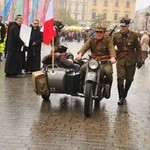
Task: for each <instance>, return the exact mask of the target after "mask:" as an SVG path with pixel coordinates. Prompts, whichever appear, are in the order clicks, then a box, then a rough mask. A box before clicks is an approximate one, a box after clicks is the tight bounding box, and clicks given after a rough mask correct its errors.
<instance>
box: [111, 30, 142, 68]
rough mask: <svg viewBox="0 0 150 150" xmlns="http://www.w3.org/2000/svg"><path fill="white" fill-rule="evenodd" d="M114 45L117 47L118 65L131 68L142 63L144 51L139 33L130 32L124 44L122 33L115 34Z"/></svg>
mask: <svg viewBox="0 0 150 150" xmlns="http://www.w3.org/2000/svg"><path fill="white" fill-rule="evenodd" d="M113 42H114V45H115V46H116V47H117V51H118V52H117V63H118V64H119V65H124V64H126V65H127V66H131V65H134V64H136V63H137V62H142V51H141V46H140V42H139V40H138V35H137V33H135V32H133V31H129V33H128V37H127V39H126V42H123V38H122V34H121V32H117V33H114V35H113Z"/></svg>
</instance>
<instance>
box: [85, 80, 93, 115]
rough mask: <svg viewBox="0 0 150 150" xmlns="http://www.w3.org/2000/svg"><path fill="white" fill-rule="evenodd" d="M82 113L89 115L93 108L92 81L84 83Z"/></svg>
mask: <svg viewBox="0 0 150 150" xmlns="http://www.w3.org/2000/svg"><path fill="white" fill-rule="evenodd" d="M84 93H85V100H84V115H85V117H90V116H91V115H92V109H93V82H87V83H86V84H85V92H84Z"/></svg>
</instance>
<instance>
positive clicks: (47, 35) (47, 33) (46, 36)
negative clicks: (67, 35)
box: [43, 0, 56, 45]
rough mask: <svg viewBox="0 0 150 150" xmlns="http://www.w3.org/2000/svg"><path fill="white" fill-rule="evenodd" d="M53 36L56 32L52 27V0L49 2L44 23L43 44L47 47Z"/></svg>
mask: <svg viewBox="0 0 150 150" xmlns="http://www.w3.org/2000/svg"><path fill="white" fill-rule="evenodd" d="M55 36H56V31H55V27H54V0H51V2H50V3H49V7H48V10H47V13H46V17H45V22H44V29H43V43H44V44H46V45H49V44H50V43H51V41H52V39H53V38H54V37H55Z"/></svg>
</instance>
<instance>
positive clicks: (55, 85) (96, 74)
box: [40, 58, 110, 117]
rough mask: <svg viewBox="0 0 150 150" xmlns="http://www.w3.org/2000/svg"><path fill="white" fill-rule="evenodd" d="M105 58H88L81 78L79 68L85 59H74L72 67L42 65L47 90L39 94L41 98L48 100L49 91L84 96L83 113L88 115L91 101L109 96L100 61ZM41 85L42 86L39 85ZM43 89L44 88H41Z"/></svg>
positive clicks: (90, 113)
mask: <svg viewBox="0 0 150 150" xmlns="http://www.w3.org/2000/svg"><path fill="white" fill-rule="evenodd" d="M104 62H108V63H109V60H108V59H105V60H96V59H93V58H92V59H88V60H87V62H86V63H87V69H86V74H85V78H84V81H83V78H81V74H80V68H81V66H82V65H83V63H85V61H75V63H74V67H73V68H61V67H58V66H57V65H56V66H55V69H54V70H53V69H52V66H51V65H45V64H44V65H43V66H44V67H43V70H42V72H43V73H44V75H45V80H46V85H47V88H48V90H47V92H46V93H44V92H43V93H42V94H40V95H41V97H42V98H43V100H45V101H47V100H49V97H50V94H51V93H64V94H68V95H72V96H82V97H84V115H85V116H86V117H90V116H91V115H92V111H93V101H94V100H95V103H99V102H100V101H101V100H102V99H103V98H109V90H110V86H109V84H107V83H106V76H105V71H104V69H103V67H102V63H104ZM40 87H42V86H40ZM43 89H44V88H43Z"/></svg>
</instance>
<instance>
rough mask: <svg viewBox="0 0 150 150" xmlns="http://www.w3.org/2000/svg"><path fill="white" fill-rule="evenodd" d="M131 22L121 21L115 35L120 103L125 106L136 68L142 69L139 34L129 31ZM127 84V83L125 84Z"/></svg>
mask: <svg viewBox="0 0 150 150" xmlns="http://www.w3.org/2000/svg"><path fill="white" fill-rule="evenodd" d="M130 20H131V19H128V18H122V19H121V20H120V27H121V28H120V31H119V32H116V33H115V34H114V35H113V42H114V45H115V46H116V48H117V50H116V52H117V66H116V67H117V87H118V95H119V102H118V105H123V103H124V101H125V98H126V97H127V93H128V90H129V88H130V86H131V83H132V81H133V79H134V74H135V70H136V67H137V68H138V69H139V68H141V67H142V51H141V46H140V42H139V40H138V35H137V33H135V32H133V31H130V30H129V24H130ZM124 82H125V83H124Z"/></svg>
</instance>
